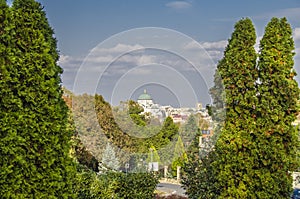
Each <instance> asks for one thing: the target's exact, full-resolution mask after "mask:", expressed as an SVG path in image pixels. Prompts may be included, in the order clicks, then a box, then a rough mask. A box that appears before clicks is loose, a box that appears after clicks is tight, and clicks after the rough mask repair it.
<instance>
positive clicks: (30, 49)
mask: <svg viewBox="0 0 300 199" xmlns="http://www.w3.org/2000/svg"><path fill="white" fill-rule="evenodd" d="M11 10H12V18H13V21H12V24H13V26H14V28H13V33H14V34H13V36H12V37H11V38H10V39H11V40H13V44H14V46H13V49H14V50H13V53H12V54H11V57H10V58H11V59H10V60H11V63H10V64H6V65H5V67H4V68H5V70H6V71H7V73H5V75H4V78H6V81H5V84H6V85H7V91H5V92H6V93H7V94H6V95H5V99H3V100H5V101H3V104H2V103H1V114H0V115H2V114H4V116H2V117H1V138H2V139H1V153H2V154H1V160H0V161H1V164H0V166H1V167H2V168H1V169H0V170H1V179H0V187H1V189H0V195H1V196H2V197H4V198H70V197H73V193H72V192H73V190H72V184H73V183H72V178H73V177H74V174H75V170H74V166H73V163H72V160H71V158H70V157H69V150H70V138H71V135H72V132H71V131H68V130H67V128H66V124H67V122H68V115H67V111H68V109H67V106H66V104H65V102H64V101H63V99H62V89H61V80H60V74H61V73H62V69H61V68H60V67H59V66H58V65H57V63H56V62H57V60H58V57H59V56H58V52H57V50H56V40H55V39H54V38H53V30H52V29H51V28H50V26H49V24H48V21H47V18H46V14H45V12H44V11H43V7H42V6H41V4H40V3H38V2H35V1H34V0H15V1H14V3H13V6H12V8H11ZM4 146H5V147H4ZM3 148H4V150H3ZM2 157H3V158H2Z"/></svg>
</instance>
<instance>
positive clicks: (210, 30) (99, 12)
mask: <svg viewBox="0 0 300 199" xmlns="http://www.w3.org/2000/svg"><path fill="white" fill-rule="evenodd" d="M39 2H41V3H42V5H43V6H44V7H45V11H46V13H47V17H48V19H49V22H50V24H51V26H52V27H53V28H54V30H55V34H56V35H55V36H56V38H57V39H58V47H59V50H60V53H61V61H60V65H61V66H62V67H63V68H64V71H65V72H64V74H63V76H62V78H63V84H64V85H65V86H66V87H67V88H69V89H71V90H73V91H75V92H76V91H78V92H79V93H80V92H98V93H100V94H103V95H104V97H105V98H106V99H107V100H108V101H110V102H112V103H117V101H118V100H126V99H122V97H124V95H125V94H124V93H129V95H127V98H133V99H135V98H136V97H137V96H138V94H139V93H140V92H142V90H143V89H144V88H146V87H147V89H148V90H149V92H150V91H151V92H152V94H153V95H154V96H153V97H154V98H156V101H157V102H158V103H162V104H167V103H171V104H174V103H175V104H176V103H177V104H180V105H181V106H192V104H193V103H194V102H195V101H201V102H202V103H204V104H206V103H210V102H211V101H210V98H209V96H208V91H207V90H208V88H209V87H210V86H211V85H212V77H213V73H214V70H215V66H216V63H217V61H218V60H219V59H220V58H221V57H222V53H223V50H224V47H225V46H226V41H227V40H228V39H229V38H230V36H231V33H232V31H233V27H234V24H235V23H236V22H237V21H238V20H239V19H241V18H243V17H249V18H251V19H252V21H253V23H254V25H255V28H256V31H257V37H258V40H259V38H260V37H261V36H262V35H263V32H264V27H265V26H266V24H267V23H268V22H269V20H270V19H271V17H283V16H285V17H287V19H288V21H289V22H290V23H291V25H292V28H293V30H294V39H295V44H296V48H297V49H296V53H298V54H300V52H299V48H300V45H299V43H300V0H272V1H271V0H270V1H268V0H266V1H261V0H260V1H259V0H252V1H241V0H227V1H221V0H219V1H217V0H210V1H208V0H206V1H203V0H198V1H197V0H186V1H172V0H151V1H150V0H128V1H125V0H122V1H121V0H118V1H117V0H85V1H83V0H72V1H71V0H39ZM144 27H157V28H158V29H156V30H155V29H147V28H146V31H147V33H149V32H151V34H152V36H153V35H156V34H157V35H156V36H157V37H160V39H159V40H155V39H154V37H153V38H152V37H151V36H150V34H149V35H147V33H145V32H143V31H135V30H136V28H144ZM159 28H162V29H159ZM132 29H133V31H132ZM137 30H140V29H137ZM124 31H127V32H125V33H124ZM152 31H153V32H152ZM122 32H123V33H124V34H122ZM114 35H115V36H114ZM116 35H117V36H116ZM145 35H146V36H145ZM166 35H167V36H168V35H169V36H168V37H166ZM170 35H171V36H170ZM143 36H145V37H144V40H141V39H139V38H142V37H143ZM158 41H161V42H158ZM151 42H152V44H150V43H151ZM155 42H157V43H155ZM180 42H181V43H180ZM197 42H198V45H200V47H199V46H197V45H195V43H197ZM154 43H155V44H154ZM161 43H163V44H161ZM181 44H182V45H181ZM176 45H177V46H176ZM179 46H181V47H182V49H180V50H178V49H179ZM195 46H196V47H195ZM143 47H151V48H155V49H156V52H154V51H149V50H144V51H141V49H143ZM181 47H180V48H181ZM175 48H176V49H177V50H178V51H177V50H174V49H175ZM157 49H160V50H162V49H163V52H164V53H157V52H158V50H157ZM170 49H171V50H170ZM203 49H204V50H205V52H204V51H203ZM169 50H170V51H169ZM193 50H194V51H193ZM195 50H196V51H197V53H198V54H197V53H195ZM117 52H121V54H117ZM128 52H130V53H131V54H130V56H128V55H126V56H123V55H124V53H128ZM159 52H162V51H159ZM174 53H175V54H176V56H175V55H174ZM193 53H194V54H193ZM117 55H118V56H121V58H120V57H119V58H118V60H117V61H116V56H117ZM182 55H184V56H182ZM195 56H198V57H202V58H201V59H198V60H196V59H195V60H193V57H195ZM206 56H209V59H210V61H208V58H207V57H206ZM178 57H181V58H180V59H181V60H179V58H178ZM183 57H184V58H183ZM187 57H190V60H189V58H187ZM96 58H97V61H98V62H97V64H94V65H93V64H92V62H93V63H95V62H96ZM92 59H93V61H90V60H92ZM84 60H85V61H84ZM104 60H105V61H104ZM162 60H163V61H162ZM166 60H167V61H168V62H167V61H166ZM182 60H185V61H184V63H183V62H182ZM295 60H296V64H297V63H299V64H300V61H299V60H300V59H299V56H296V57H295ZM112 61H114V63H117V64H114V65H109V66H107V64H108V63H109V62H112ZM190 62H192V64H194V63H196V62H201V63H202V65H201V64H199V67H198V66H196V67H195V68H196V69H192V67H190V68H189V66H187V65H188V63H190ZM133 63H135V64H133ZM178 63H180V64H181V66H183V65H185V66H186V67H185V68H184V69H186V68H189V69H190V70H189V72H188V71H187V70H185V71H184V70H182V68H180V67H179V65H178V67H176V64H178ZM203 63H205V64H204V65H205V66H203ZM92 65H93V66H92ZM133 65H134V66H133ZM195 65H197V63H196V64H195ZM200 65H201V66H200ZM140 66H142V67H140ZM158 66H161V70H159V69H158V68H159V67H158ZM166 66H167V67H169V68H167V67H166ZM172 67H173V68H172ZM91 68H93V70H90V69H91ZM95 68H97V69H98V72H99V71H102V72H99V73H98V74H97V75H96V73H97V72H95V71H96V70H94V69H95ZM295 68H296V70H297V71H298V73H299V74H300V70H298V69H297V68H298V66H297V65H295ZM164 70H165V71H164ZM167 70H169V72H168V71H167ZM78 71H81V73H79V72H78ZM85 71H89V72H90V73H88V72H86V73H83V72H85ZM120 71H122V72H121V73H120ZM147 71H148V73H147ZM162 71H164V72H162ZM174 71H177V72H176V74H177V75H175V76H178V78H177V79H176V77H174V78H173V76H172V75H170V76H168V75H169V73H170V74H173V72H174ZM195 72H197V73H199V74H200V76H202V77H199V76H197V75H196V76H195V75H193V74H194V73H195ZM117 73H118V74H117ZM119 73H120V74H119ZM130 73H132V74H130ZM162 73H163V74H164V76H161V74H162ZM167 74H168V75H167ZM82 75H83V76H85V78H80V77H79V78H78V76H82ZM93 75H95V76H93ZM105 75H106V76H105ZM134 75H135V76H134ZM173 75H174V74H173ZM96 76H97V77H98V78H96ZM100 76H101V77H103V78H99V77H100ZM149 76H150V77H153V81H150V80H147V81H148V82H147V81H145V79H147V77H149ZM93 78H96V80H97V81H94V82H93V83H92V84H97V85H95V86H94V87H93V86H92V87H93V88H88V87H91V86H90V85H88V84H87V85H85V86H83V84H84V83H85V82H88V81H89V80H90V79H93ZM139 78H140V79H143V80H144V81H137V79H139ZM132 79H135V80H136V81H135V82H134V81H133V82H131V80H132ZM164 79H168V81H169V82H165V81H163V80H164ZM174 79H176V80H175V81H177V84H176V83H175V81H174ZM187 79H188V80H187ZM181 80H182V82H180V81H181ZM80 81H83V82H80ZM178 81H179V82H178ZM203 81H204V82H205V83H203ZM74 82H75V83H74ZM99 82H100V83H101V82H102V83H103V82H106V84H107V85H106V86H103V85H105V83H103V84H102V85H100V83H99ZM130 82H131V83H130ZM174 83H175V84H174ZM186 83H187V84H186ZM119 84H122V86H121V87H120V85H119ZM127 84H128V85H130V84H135V85H134V86H132V85H131V86H128V88H127V87H126V88H125V87H124V86H123V85H127ZM138 84H139V85H138ZM78 85H80V86H78ZM182 85H190V87H191V88H190V89H188V88H187V89H184V88H183V87H182ZM118 86H119V87H120V88H118V89H117V87H118ZM157 86H160V88H165V92H163V90H164V89H157ZM79 87H80V88H79ZM101 87H105V88H101ZM155 88H156V89H155ZM128 89H129V90H128ZM130 89H131V90H130ZM158 90H159V91H158ZM185 90H190V91H191V92H190V93H192V92H194V96H195V97H194V100H190V101H188V100H187V101H186V100H184V99H183V98H184V97H183V96H189V94H188V93H184V92H183V91H185ZM122 91H124V93H123V94H119V95H118V96H117V97H115V99H113V98H114V96H116V94H115V93H122ZM167 93H171V94H170V95H167ZM174 96H175V97H174ZM171 98H172V99H171Z"/></svg>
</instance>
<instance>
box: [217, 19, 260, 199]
mask: <svg viewBox="0 0 300 199" xmlns="http://www.w3.org/2000/svg"><path fill="white" fill-rule="evenodd" d="M255 41H256V36H255V29H254V26H253V24H252V22H251V20H250V19H243V20H240V21H239V22H237V23H236V25H235V30H234V32H233V33H232V37H231V39H230V40H229V43H228V45H227V47H226V50H225V53H224V58H223V59H222V60H221V61H220V63H219V65H218V71H219V73H220V75H221V78H222V81H223V85H224V88H225V93H226V99H225V104H226V105H225V109H226V116H225V118H226V119H225V123H224V127H223V129H222V130H221V134H220V137H219V139H218V140H217V143H216V147H215V151H216V156H217V158H216V160H215V161H214V162H213V166H214V167H215V171H216V174H215V175H216V178H217V180H218V188H219V189H220V198H252V197H256V195H255V194H256V193H255V190H253V189H252V187H253V181H255V175H254V173H255V167H256V162H255V155H256V154H255V153H256V152H257V150H256V138H255V137H254V136H253V134H252V132H253V131H255V130H256V128H255V120H254V118H255V107H256V105H257V98H256V88H255V84H256V80H257V77H258V75H257V70H256V59H257V54H256V52H255V49H254V45H255Z"/></svg>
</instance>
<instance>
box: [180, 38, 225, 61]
mask: <svg viewBox="0 0 300 199" xmlns="http://www.w3.org/2000/svg"><path fill="white" fill-rule="evenodd" d="M227 43H228V42H227V41H226V40H221V41H216V42H199V43H198V42H195V41H192V42H190V43H188V44H186V45H185V46H183V49H184V50H188V51H199V50H200V49H202V48H203V49H205V51H206V52H207V53H208V54H209V56H210V57H211V58H212V59H213V61H214V62H215V63H216V62H217V61H218V60H220V59H221V58H222V56H223V52H224V49H225V47H226V45H227Z"/></svg>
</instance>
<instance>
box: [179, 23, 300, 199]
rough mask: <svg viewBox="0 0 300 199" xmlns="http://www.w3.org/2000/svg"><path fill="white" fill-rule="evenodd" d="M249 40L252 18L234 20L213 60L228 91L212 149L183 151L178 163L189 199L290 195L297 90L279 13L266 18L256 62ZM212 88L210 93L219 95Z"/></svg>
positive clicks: (288, 41) (252, 40) (291, 47)
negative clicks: (220, 53) (220, 55)
mask: <svg viewBox="0 0 300 199" xmlns="http://www.w3.org/2000/svg"><path fill="white" fill-rule="evenodd" d="M254 44H255V31H254V27H253V25H252V23H251V21H250V20H249V19H243V20H241V21H239V22H238V23H237V24H236V25H235V30H234V32H233V34H232V38H231V39H230V40H229V43H228V46H227V47H226V50H225V53H224V58H223V59H222V60H221V61H220V62H219V64H218V73H219V75H220V76H221V78H222V82H223V86H224V89H225V94H226V98H224V99H225V109H226V116H225V121H224V122H223V123H220V127H222V128H221V134H220V136H219V137H218V139H217V142H216V145H215V148H214V150H213V151H210V152H209V153H208V154H207V155H206V156H202V155H201V152H200V153H199V156H197V154H196V153H191V154H189V156H188V158H189V161H188V162H187V163H186V164H185V166H184V176H183V184H184V187H185V188H186V190H187V193H188V194H189V196H190V197H191V198H198V197H199V198H289V196H290V193H291V189H292V178H291V171H295V170H296V169H297V168H298V165H299V164H298V163H299V162H298V159H297V157H296V156H297V147H299V144H298V139H297V131H296V130H297V128H296V127H293V126H292V122H293V121H294V120H295V119H296V115H297V114H298V112H299V109H298V105H297V101H298V100H299V88H298V85H297V83H296V81H295V80H294V76H295V75H296V73H295V71H294V70H293V64H294V62H293V56H294V52H293V51H294V43H293V39H292V30H291V27H290V25H289V24H288V23H287V21H286V19H285V18H283V19H277V18H273V19H272V20H271V21H270V23H269V24H268V25H267V27H266V30H265V34H264V37H263V38H262V40H261V42H260V54H259V60H258V64H257V55H256V53H255V50H254V47H253V46H254ZM216 82H219V79H218V78H216V79H215V83H216ZM217 87H218V86H217ZM214 89H215V88H214ZM214 89H212V90H211V92H215V93H212V94H216V93H217V92H219V91H218V90H214ZM218 95H220V97H221V98H222V96H224V92H219V94H218ZM217 101H218V99H217ZM215 106H217V104H215Z"/></svg>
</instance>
